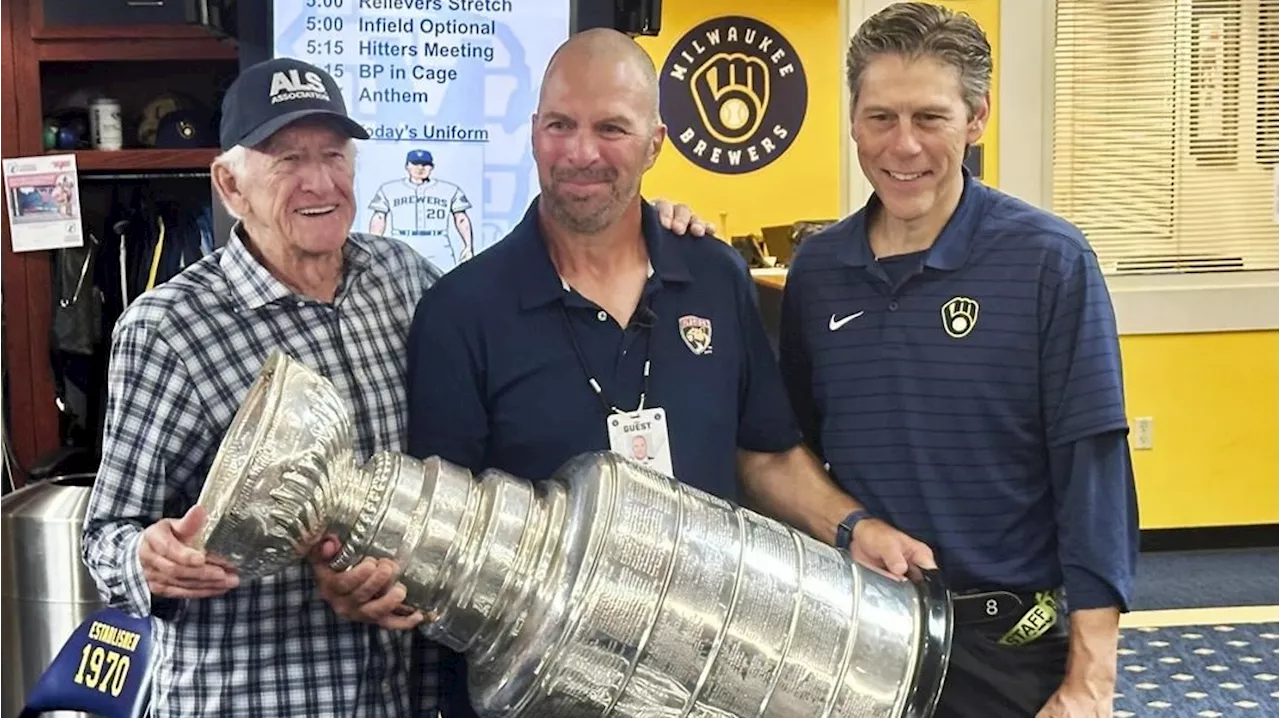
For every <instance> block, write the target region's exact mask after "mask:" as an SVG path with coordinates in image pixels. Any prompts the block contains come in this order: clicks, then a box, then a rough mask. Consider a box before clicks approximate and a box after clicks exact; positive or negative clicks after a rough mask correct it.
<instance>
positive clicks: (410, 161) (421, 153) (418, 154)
mask: <svg viewBox="0 0 1280 718" xmlns="http://www.w3.org/2000/svg"><path fill="white" fill-rule="evenodd" d="M404 163H405V164H407V165H431V166H432V167H434V166H435V164H436V162H435V160H434V159H432V157H431V153H430V152H427V151H426V150H410V151H409V156H408V157H406V158H405V160H404Z"/></svg>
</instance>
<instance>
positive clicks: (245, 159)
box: [211, 139, 358, 220]
mask: <svg viewBox="0 0 1280 718" xmlns="http://www.w3.org/2000/svg"><path fill="white" fill-rule="evenodd" d="M343 149H344V150H345V151H346V153H347V156H348V157H349V158H350V159H351V163H352V165H353V166H354V165H355V161H356V154H357V152H358V148H357V146H356V141H355V140H353V139H348V140H347V143H346V145H345V146H344V147H343ZM219 166H220V167H225V168H226V170H227V171H228V172H230V173H231V176H232V177H235V178H236V180H239V179H240V178H242V177H244V173H245V170H246V169H248V166H249V149H248V148H247V147H245V146H244V145H236V146H234V147H232V148H231V149H229V150H227V151H226V152H223V153H222V154H220V155H218V156H217V157H214V158H213V163H212V164H211V167H219ZM219 199H221V197H219ZM222 207H223V209H225V210H226V211H227V214H229V215H231V218H232V219H236V220H239V219H243V218H242V217H241V216H240V215H238V214H236V212H235V210H233V209H231V206H230V205H229V204H227V203H226V202H225V201H224V202H223V203H222Z"/></svg>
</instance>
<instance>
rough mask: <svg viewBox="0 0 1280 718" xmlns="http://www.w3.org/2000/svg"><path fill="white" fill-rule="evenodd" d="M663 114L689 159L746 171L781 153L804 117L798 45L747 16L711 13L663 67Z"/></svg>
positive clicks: (803, 84)
mask: <svg viewBox="0 0 1280 718" xmlns="http://www.w3.org/2000/svg"><path fill="white" fill-rule="evenodd" d="M659 92H660V95H659V97H660V98H661V104H662V120H663V122H665V123H666V124H667V128H668V130H669V135H670V137H671V141H672V143H673V144H674V145H675V146H676V148H677V149H678V150H679V151H680V154H682V155H684V156H685V157H686V158H687V159H688V160H689V161H690V162H692V163H694V164H695V165H697V166H699V167H701V168H703V169H705V170H709V171H712V172H719V173H722V174H742V173H744V172H751V171H753V170H758V169H760V168H761V167H764V166H765V165H767V164H769V163H770V162H772V161H774V160H775V159H777V158H778V157H779V156H780V155H781V154H782V153H783V152H785V151H786V150H787V148H788V147H790V146H791V143H792V142H794V141H795V138H796V134H797V133H799V132H800V126H801V125H803V124H804V115H805V108H806V106H807V105H808V102H809V89H808V84H807V82H806V81H805V75H804V67H803V66H802V65H801V64H800V57H799V55H797V54H796V51H795V48H793V47H792V46H791V43H789V42H787V39H786V38H784V37H783V36H782V34H781V33H779V32H778V31H777V30H775V29H773V28H772V27H769V26H768V25H766V24H764V23H762V22H760V21H759V20H755V19H752V18H747V17H719V18H714V19H712V20H708V21H706V22H704V23H702V24H700V25H698V26H697V27H695V28H693V29H692V30H690V31H689V32H687V33H685V35H684V37H681V38H680V40H679V41H677V42H676V44H675V46H674V47H673V48H672V49H671V53H670V54H669V55H668V56H667V61H666V63H665V64H664V65H663V67H662V77H661V86H660V90H659Z"/></svg>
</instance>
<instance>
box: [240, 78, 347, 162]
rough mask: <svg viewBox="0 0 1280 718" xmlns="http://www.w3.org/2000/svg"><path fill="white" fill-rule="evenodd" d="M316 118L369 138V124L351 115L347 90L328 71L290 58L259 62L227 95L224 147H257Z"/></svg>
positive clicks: (344, 130)
mask: <svg viewBox="0 0 1280 718" xmlns="http://www.w3.org/2000/svg"><path fill="white" fill-rule="evenodd" d="M317 116H319V117H329V118H331V119H332V120H333V121H334V125H335V126H336V127H338V128H340V129H341V130H342V131H343V132H346V133H347V134H348V135H349V136H351V137H354V138H356V139H359V140H367V139H369V133H368V132H367V131H365V129H364V127H363V126H361V125H360V123H358V122H356V121H355V120H353V119H351V118H350V117H348V116H347V105H346V103H345V102H344V101H343V100H342V92H341V91H340V90H339V89H338V83H336V82H334V80H333V78H332V77H330V76H329V73H327V72H325V71H324V70H321V69H320V68H318V67H316V66H315V65H312V64H310V63H306V62H303V61H301V60H295V59H293V58H291V57H277V58H273V59H271V60H267V61H265V62H260V63H258V64H256V65H254V66H252V67H250V68H249V69H247V70H245V71H244V72H242V73H240V76H239V77H237V78H236V80H235V82H233V83H231V87H229V88H227V94H226V95H225V96H224V97H223V98H222V126H221V127H220V128H219V136H220V139H221V142H222V149H223V150H224V151H225V150H229V149H231V148H232V147H234V146H236V145H244V146H246V147H253V146H255V145H258V144H260V143H261V142H263V141H264V140H266V139H267V138H268V137H270V136H271V135H274V134H275V133H276V132H278V131H279V130H280V129H281V128H283V127H284V126H285V125H288V124H290V123H292V122H297V121H298V120H301V119H302V118H304V117H317Z"/></svg>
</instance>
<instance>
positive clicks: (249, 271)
mask: <svg viewBox="0 0 1280 718" xmlns="http://www.w3.org/2000/svg"><path fill="white" fill-rule="evenodd" d="M342 252H343V258H344V262H343V278H342V287H340V288H339V295H341V293H342V291H343V289H344V288H345V287H347V286H350V284H351V280H352V278H353V277H355V276H356V275H357V274H359V273H360V272H361V271H363V270H365V269H367V268H368V267H369V266H370V265H371V264H372V261H373V252H372V249H371V248H370V247H369V245H368V242H367V240H366V239H365V238H363V237H361V236H359V235H358V234H351V235H348V237H347V241H346V243H345V244H344V245H343V247H342ZM218 266H219V267H220V268H221V269H222V275H223V277H225V278H226V282H227V291H228V292H229V293H230V296H231V297H232V299H233V300H234V301H236V302H237V303H238V304H240V305H241V306H243V307H244V308H246V309H250V310H252V309H258V308H260V307H264V306H266V305H268V304H271V303H272V302H276V301H279V300H281V299H290V298H293V297H295V296H296V295H295V293H294V291H293V290H292V289H290V288H289V287H287V286H286V285H285V284H284V282H281V281H280V280H279V279H277V278H276V276H275V275H274V274H272V273H271V271H270V270H268V269H267V268H266V267H265V266H263V264H262V263H261V262H259V261H258V258H257V257H255V256H253V253H252V252H250V251H249V248H248V247H247V246H246V245H245V243H244V226H243V225H242V224H241V223H240V222H236V223H235V225H234V226H233V227H232V228H231V239H230V240H229V241H228V242H227V245H226V247H225V248H224V250H223V252H222V256H221V257H220V258H219V259H218Z"/></svg>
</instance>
